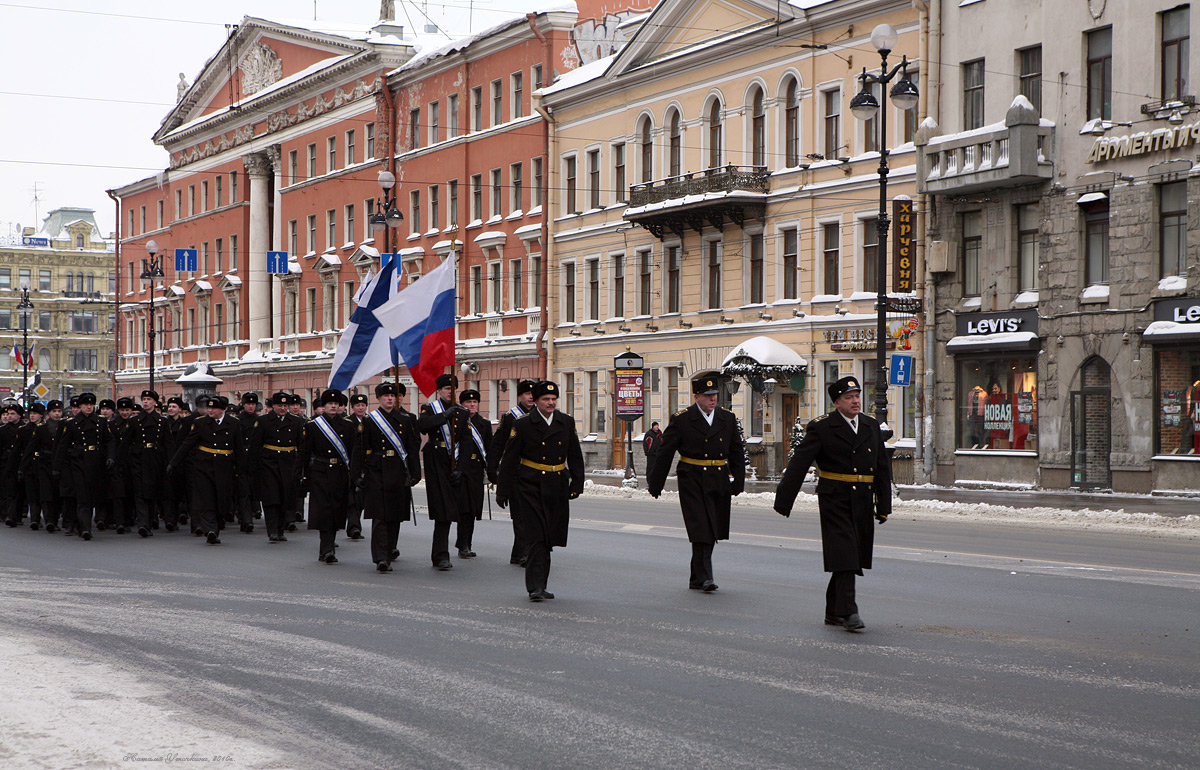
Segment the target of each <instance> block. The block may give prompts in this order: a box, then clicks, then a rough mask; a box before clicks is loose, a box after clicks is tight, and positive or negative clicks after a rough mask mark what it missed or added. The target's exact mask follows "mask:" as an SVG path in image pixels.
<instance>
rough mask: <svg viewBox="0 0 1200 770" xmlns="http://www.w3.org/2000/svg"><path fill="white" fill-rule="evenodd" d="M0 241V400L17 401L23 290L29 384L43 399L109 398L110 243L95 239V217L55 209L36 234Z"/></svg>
mask: <svg viewBox="0 0 1200 770" xmlns="http://www.w3.org/2000/svg"><path fill="white" fill-rule="evenodd" d="M8 241H9V242H7V243H0V335H3V336H2V337H0V398H3V399H9V398H14V399H18V400H19V399H20V393H21V387H22V379H23V376H24V374H25V367H23V366H22V365H21V364H20V363H18V361H17V358H16V356H15V355H14V349H13V348H14V345H16V346H22V345H23V339H22V325H21V323H22V313H21V310H20V308H19V305H20V304H21V299H22V291H21V289H22V288H23V287H28V289H29V301H30V303H31V304H32V307H31V308H29V312H28V315H29V326H28V329H27V334H28V340H29V347H30V349H31V350H32V358H31V360H30V363H29V383H30V385H32V384H33V382H34V381H35V379H36V377H37V376H38V375H39V374H40V376H41V384H42V385H43V386H45V391H44V395H43V394H42V393H35V394H32V395H31V399H30V400H39V401H45V400H49V399H54V398H69V397H70V396H71V395H72V394H79V393H82V392H84V391H92V392H94V393H96V394H97V396H99V397H101V398H105V397H107V396H109V395H111V394H112V379H111V373H112V371H113V365H114V358H115V351H116V345H115V342H114V339H113V333H114V319H115V315H114V311H115V308H114V305H113V297H114V284H115V278H114V274H113V264H114V263H113V243H112V241H111V240H105V239H104V238H103V237H101V235H100V230H99V228H98V227H97V225H96V218H95V211H94V210H93V209H84V208H59V209H55V210H53V211H51V212H50V213H49V214H48V215H47V216H46V218H45V219H44V220H43V222H42V225H41V227H40V228H38V229H36V230H35V229H34V228H32V227H26V228H24V230H23V232H22V234H21V235H20V236H17V237H11V238H9V239H8Z"/></svg>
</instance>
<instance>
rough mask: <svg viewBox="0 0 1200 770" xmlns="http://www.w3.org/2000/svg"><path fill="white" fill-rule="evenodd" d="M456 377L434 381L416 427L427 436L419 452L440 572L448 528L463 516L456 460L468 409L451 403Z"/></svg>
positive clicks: (446, 565) (446, 556)
mask: <svg viewBox="0 0 1200 770" xmlns="http://www.w3.org/2000/svg"><path fill="white" fill-rule="evenodd" d="M456 384H457V378H455V377H454V376H453V375H449V374H443V375H440V376H439V377H438V378H437V382H436V387H437V391H436V392H435V393H434V396H433V399H432V400H430V402H429V403H428V404H422V405H421V414H420V416H419V417H418V418H417V427H419V428H420V429H421V432H422V433H424V434H425V435H426V436H428V437H429V440H428V441H426V442H425V446H424V448H422V450H421V456H422V458H423V459H424V460H425V500H426V503H427V504H428V506H429V518H430V520H432V521H433V545H432V547H431V549H430V559H431V560H432V561H433V566H434V567H436V568H437V569H439V570H443V571H444V570H448V569H450V568H451V567H452V566H453V565H452V564H451V563H450V525H451V524H453V523H455V522H457V521H458V520H459V517H460V516H461V515H462V509H463V505H464V502H465V497H464V495H463V490H462V477H461V476H457V475H455V468H456V467H457V465H458V459H457V457H456V455H457V453H458V451H460V449H461V445H462V442H463V439H464V438H465V437H466V435H467V424H468V415H467V410H466V409H464V408H463V407H461V406H459V405H457V404H455V403H454V401H453V398H454V386H455V385H456Z"/></svg>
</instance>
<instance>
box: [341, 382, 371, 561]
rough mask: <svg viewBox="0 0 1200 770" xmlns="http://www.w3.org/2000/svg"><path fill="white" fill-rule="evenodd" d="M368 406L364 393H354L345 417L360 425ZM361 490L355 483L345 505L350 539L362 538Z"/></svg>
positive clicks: (363, 420) (347, 534)
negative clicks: (348, 500)
mask: <svg viewBox="0 0 1200 770" xmlns="http://www.w3.org/2000/svg"><path fill="white" fill-rule="evenodd" d="M368 411H370V407H369V405H368V401H367V394H366V393H356V394H354V395H353V396H351V397H350V412H349V413H348V414H347V415H346V419H347V420H349V421H350V422H352V423H354V424H355V425H362V424H363V423H364V422H366V420H367V412H368ZM362 510H363V499H362V490H361V489H359V488H358V485H357V484H355V485H354V486H353V487H352V488H351V489H350V502H349V504H348V505H347V507H346V537H348V538H350V539H351V540H362V539H363V534H362Z"/></svg>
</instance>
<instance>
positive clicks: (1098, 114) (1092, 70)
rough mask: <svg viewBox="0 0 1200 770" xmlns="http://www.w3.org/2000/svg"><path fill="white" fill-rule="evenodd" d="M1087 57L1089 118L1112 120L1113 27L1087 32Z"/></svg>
mask: <svg viewBox="0 0 1200 770" xmlns="http://www.w3.org/2000/svg"><path fill="white" fill-rule="evenodd" d="M1087 57H1088V61H1087V67H1088V71H1087V116H1088V120H1095V119H1096V118H1102V119H1104V120H1112V27H1105V28H1104V29H1098V30H1096V31H1094V32H1089V33H1087ZM968 128H971V126H968Z"/></svg>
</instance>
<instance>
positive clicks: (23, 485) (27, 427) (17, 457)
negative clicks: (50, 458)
mask: <svg viewBox="0 0 1200 770" xmlns="http://www.w3.org/2000/svg"><path fill="white" fill-rule="evenodd" d="M44 419H46V407H45V406H44V405H42V404H39V403H38V402H36V401H35V402H33V403H32V404H30V405H29V413H28V415H27V420H28V421H27V422H25V423H24V424H22V425H21V426H20V427H19V428H17V444H16V447H15V448H14V451H13V455H12V457H11V458H10V459H9V461H8V473H6V474H5V478H7V479H11V480H14V481H15V482H16V486H18V487H20V489H21V494H22V502H21V509H20V510H19V511H18V517H19V518H21V519H23V518H24V516H25V512H26V511H28V512H29V522H30V523H29V527H30V529H40V528H41V524H40V523H39V522H40V521H41V515H40V513H41V505H40V504H39V502H38V498H39V494H38V492H39V489H38V483H37V476H36V475H31V474H27V473H26V472H25V456H26V455H27V454H28V453H29V447H30V446H32V445H33V436H34V431H36V430H37V426H38V425H41V423H42V421H43V420H44Z"/></svg>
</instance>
